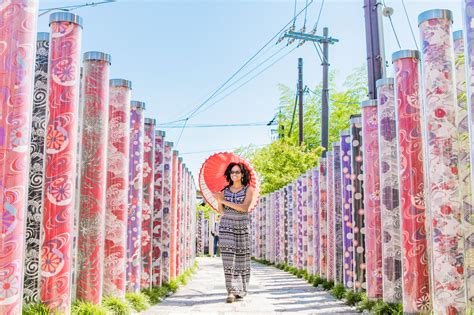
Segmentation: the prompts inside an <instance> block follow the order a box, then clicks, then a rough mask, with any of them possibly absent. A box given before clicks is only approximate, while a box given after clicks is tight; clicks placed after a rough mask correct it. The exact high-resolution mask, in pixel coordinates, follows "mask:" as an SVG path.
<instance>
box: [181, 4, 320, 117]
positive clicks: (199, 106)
mask: <svg viewBox="0 0 474 315" xmlns="http://www.w3.org/2000/svg"><path fill="white" fill-rule="evenodd" d="M313 1H314V0H311V2H310V3H308V5H307V6H305V7H304V8H303V9H302V10H301V11H299V12H298V14H296V15H295V18H296V17H298V16H299V15H300V14H301V13H302V12H303V11H304V10H305V9H306V8H307V7H308V6H310V5H311V4H312V3H313ZM293 20H294V19H292V20H290V21H289V22H288V23H287V24H285V26H283V27H282V28H281V29H280V30H279V31H278V32H277V33H276V34H275V35H274V36H273V37H272V38H271V39H270V40H269V41H268V42H267V43H266V44H265V45H264V46H263V47H261V48H260V49H259V50H258V51H257V52H256V53H255V54H254V55H253V56H252V57H250V58H249V59H248V60H247V61H246V62H245V63H244V64H243V65H242V66H241V67H240V68H239V69H238V70H237V71H235V72H234V74H232V75H231V76H230V78H228V79H227V80H226V81H225V82H224V83H223V84H221V85H220V86H219V87H218V88H217V89H215V90H214V92H213V93H212V94H211V95H210V96H209V97H207V98H206V100H205V101H203V102H202V103H200V104H199V105H198V106H196V107H195V108H194V109H193V110H191V111H190V113H189V114H187V115H186V116H187V117H186V118H191V117H193V116H195V114H196V113H197V111H199V109H201V108H202V107H203V106H204V105H205V104H207V103H208V102H209V101H210V100H211V99H212V98H214V97H215V96H216V94H217V93H218V92H219V91H220V90H221V89H222V88H224V86H225V85H227V83H229V82H230V81H231V80H232V79H233V78H234V77H235V76H236V75H237V74H238V73H239V72H240V71H242V69H244V68H245V67H246V66H247V65H248V64H249V63H250V62H251V61H252V60H253V59H255V58H256V56H257V55H258V54H259V53H260V52H261V51H262V50H263V49H265V47H267V46H268V45H269V44H270V43H271V42H273V40H274V39H275V38H277V37H278V36H279V35H280V34H281V33H282V32H283V31H284V30H285V29H286V28H287V27H288V25H290V24H291V23H292V21H293Z"/></svg>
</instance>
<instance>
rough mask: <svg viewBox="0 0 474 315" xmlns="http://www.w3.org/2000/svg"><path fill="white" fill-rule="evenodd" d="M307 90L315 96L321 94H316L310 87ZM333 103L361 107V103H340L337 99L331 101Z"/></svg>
mask: <svg viewBox="0 0 474 315" xmlns="http://www.w3.org/2000/svg"><path fill="white" fill-rule="evenodd" d="M306 89H307V90H308V91H310V92H311V93H313V94H314V95H317V96H320V95H321V94H320V93H316V92H314V91H313V90H311V89H310V88H309V87H308V86H306ZM329 100H330V101H331V102H332V103H338V104H347V105H359V104H360V103H355V102H344V101H338V100H335V99H329Z"/></svg>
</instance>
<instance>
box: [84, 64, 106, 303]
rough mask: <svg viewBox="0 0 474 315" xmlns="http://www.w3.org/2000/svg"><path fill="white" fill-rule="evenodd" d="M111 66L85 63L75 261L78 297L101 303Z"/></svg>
mask: <svg viewBox="0 0 474 315" xmlns="http://www.w3.org/2000/svg"><path fill="white" fill-rule="evenodd" d="M109 68H110V64H109V63H108V62H107V61H102V60H87V61H84V63H83V69H84V72H83V80H84V81H83V82H84V87H83V93H84V94H83V98H82V100H81V102H82V106H81V107H82V116H81V117H82V119H81V120H82V121H81V124H82V127H81V131H82V135H81V164H80V179H81V180H80V182H79V189H80V197H79V198H80V199H79V218H78V242H77V261H76V277H77V281H76V298H78V299H81V300H86V301H90V302H92V303H95V304H98V303H100V302H101V300H102V290H103V284H102V279H103V270H104V265H103V255H104V244H103V242H98V241H97V240H102V239H104V233H105V227H104V224H103V222H104V221H105V211H106V210H105V206H106V186H107V164H106V163H107V140H108V139H107V132H108V125H107V123H108V121H109Z"/></svg>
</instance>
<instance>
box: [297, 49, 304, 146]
mask: <svg viewBox="0 0 474 315" xmlns="http://www.w3.org/2000/svg"><path fill="white" fill-rule="evenodd" d="M298 122H299V130H298V140H299V145H300V146H301V144H303V141H304V137H303V135H304V132H303V58H298Z"/></svg>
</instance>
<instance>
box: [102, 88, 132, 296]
mask: <svg viewBox="0 0 474 315" xmlns="http://www.w3.org/2000/svg"><path fill="white" fill-rule="evenodd" d="M131 89H132V82H130V81H127V80H123V79H112V80H110V92H109V93H110V97H109V99H110V100H109V102H110V105H109V124H108V126H109V133H108V145H107V190H106V194H107V198H106V213H105V242H104V245H105V250H104V295H113V296H117V297H122V298H124V297H125V288H126V285H125V278H126V276H125V266H126V259H127V258H126V251H127V217H128V186H129V179H128V167H129V165H128V163H129V150H130V97H131Z"/></svg>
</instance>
